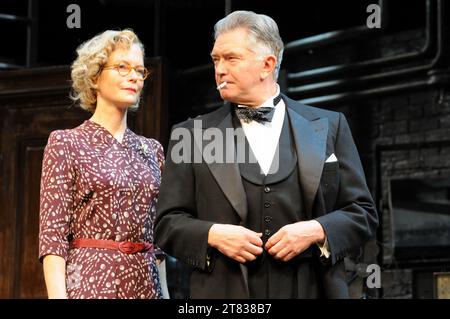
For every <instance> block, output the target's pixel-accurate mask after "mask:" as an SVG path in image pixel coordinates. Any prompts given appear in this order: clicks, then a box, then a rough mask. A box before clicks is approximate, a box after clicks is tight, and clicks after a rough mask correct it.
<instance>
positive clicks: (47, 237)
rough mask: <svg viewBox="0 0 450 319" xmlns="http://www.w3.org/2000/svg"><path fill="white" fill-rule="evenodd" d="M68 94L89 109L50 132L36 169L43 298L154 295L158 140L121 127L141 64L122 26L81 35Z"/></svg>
mask: <svg viewBox="0 0 450 319" xmlns="http://www.w3.org/2000/svg"><path fill="white" fill-rule="evenodd" d="M77 53H78V57H77V59H76V60H75V62H74V63H73V65H72V80H73V90H74V93H75V94H74V96H73V98H74V100H76V101H79V103H80V105H81V107H82V108H84V109H86V110H88V111H90V112H92V113H93V115H92V117H91V118H90V119H89V120H87V121H85V122H84V123H83V124H81V125H80V126H78V127H76V128H74V129H68V130H58V131H54V132H52V133H51V134H50V137H49V140H48V144H47V146H46V148H45V151H44V160H43V167H42V177H41V200H40V234H39V258H40V259H41V260H43V267H44V276H45V282H46V285H47V291H48V295H49V298H161V297H162V292H161V285H160V280H159V275H158V268H157V261H156V259H157V258H160V259H162V258H163V253H162V251H160V250H159V249H157V248H156V247H155V246H153V245H152V243H153V221H154V218H155V205H156V201H157V196H158V192H159V185H160V179H161V169H162V167H163V162H164V153H163V149H162V146H161V145H160V144H159V143H158V142H157V141H156V140H153V139H149V138H145V137H142V136H138V135H136V134H135V133H133V132H132V131H131V130H130V129H128V128H127V113H128V110H133V109H136V108H137V106H138V104H139V98H140V93H141V90H142V87H143V84H144V80H145V79H146V78H147V76H148V70H147V69H146V68H145V67H144V60H143V57H144V48H143V45H142V43H141V42H140V41H139V39H138V38H137V36H136V34H134V33H133V32H132V31H130V30H123V31H105V32H103V33H101V34H99V35H97V36H95V37H94V38H92V39H91V40H89V41H87V42H85V43H84V44H82V45H81V46H80V47H79V48H78V50H77Z"/></svg>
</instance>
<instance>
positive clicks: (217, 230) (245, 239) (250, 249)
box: [208, 224, 263, 263]
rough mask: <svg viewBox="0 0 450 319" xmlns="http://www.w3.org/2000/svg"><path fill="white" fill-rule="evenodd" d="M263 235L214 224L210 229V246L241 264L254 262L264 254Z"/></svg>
mask: <svg viewBox="0 0 450 319" xmlns="http://www.w3.org/2000/svg"><path fill="white" fill-rule="evenodd" d="M261 236H262V233H256V232H254V231H252V230H250V229H247V228H245V227H242V226H236V225H227V224H214V225H212V227H211V228H210V229H209V234H208V244H209V245H210V246H212V247H214V248H216V249H218V250H219V251H220V252H221V253H222V254H224V255H225V256H228V257H230V258H232V259H234V260H236V261H238V262H240V263H245V262H247V261H252V260H255V259H256V256H257V255H260V254H261V253H262V252H263V248H262V245H263V242H262V240H261Z"/></svg>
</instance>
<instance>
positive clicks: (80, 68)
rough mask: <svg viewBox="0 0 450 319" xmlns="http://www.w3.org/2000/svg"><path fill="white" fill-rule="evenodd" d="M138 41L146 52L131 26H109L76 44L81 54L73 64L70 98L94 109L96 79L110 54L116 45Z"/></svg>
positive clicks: (81, 105) (127, 46)
mask: <svg viewBox="0 0 450 319" xmlns="http://www.w3.org/2000/svg"><path fill="white" fill-rule="evenodd" d="M135 43H137V44H138V45H139V46H140V48H141V50H142V54H143V55H144V56H145V54H144V45H143V44H142V42H141V41H140V40H139V38H138V37H137V35H136V34H135V33H134V32H133V31H132V30H130V29H125V30H120V31H113V30H107V31H105V32H103V33H100V34H97V35H96V36H95V37H93V38H92V39H90V40H88V41H86V42H84V43H82V44H81V45H80V46H79V47H78V48H77V54H78V57H77V58H76V60H75V61H74V62H73V63H72V67H71V70H72V71H71V76H72V93H71V96H70V98H71V99H72V100H73V101H75V102H79V103H80V107H81V108H83V109H85V110H87V111H90V112H92V113H94V111H95V108H96V105H97V92H96V89H95V83H96V81H97V78H98V76H99V75H100V72H101V70H102V67H103V66H104V65H105V64H106V63H107V61H108V58H109V56H110V55H111V53H112V52H113V51H114V50H115V49H116V48H117V46H123V47H125V48H127V49H129V48H130V47H131V46H132V45H133V44H135ZM139 100H140V99H139ZM139 100H138V102H137V103H136V104H135V105H132V106H130V108H129V109H130V110H136V109H137V108H138V106H139Z"/></svg>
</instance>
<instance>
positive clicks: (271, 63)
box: [261, 54, 277, 80]
mask: <svg viewBox="0 0 450 319" xmlns="http://www.w3.org/2000/svg"><path fill="white" fill-rule="evenodd" d="M262 63H263V69H262V71H261V80H265V79H266V78H267V77H268V76H272V74H273V72H275V67H276V65H277V58H276V57H275V56H274V55H273V54H269V55H266V56H265V57H264V59H263V61H262Z"/></svg>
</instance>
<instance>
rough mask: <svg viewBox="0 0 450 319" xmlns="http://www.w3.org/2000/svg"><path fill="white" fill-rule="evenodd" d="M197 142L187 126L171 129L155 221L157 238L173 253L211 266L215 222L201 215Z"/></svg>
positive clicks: (193, 263) (204, 266) (201, 265)
mask: <svg viewBox="0 0 450 319" xmlns="http://www.w3.org/2000/svg"><path fill="white" fill-rule="evenodd" d="M193 152H194V143H193V141H192V134H191V131H190V130H189V129H188V128H186V127H183V126H178V127H174V128H173V129H172V133H171V140H170V143H169V147H168V151H167V155H166V162H165V165H164V170H163V175H162V182H161V188H160V193H159V198H158V206H157V213H156V223H155V241H156V243H157V245H158V246H159V247H161V248H162V249H163V250H164V251H165V252H167V253H168V254H169V255H172V256H174V257H175V258H177V259H179V260H181V261H183V262H185V263H187V264H189V265H190V266H193V267H196V268H200V269H202V270H208V268H209V266H208V264H209V263H208V262H207V255H208V251H209V249H208V233H209V229H210V227H211V226H212V225H213V223H212V222H209V221H205V220H200V219H198V218H197V217H198V216H197V206H196V202H197V196H201V194H198V192H197V191H196V185H195V173H194V165H195V163H193V159H194V155H193Z"/></svg>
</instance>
